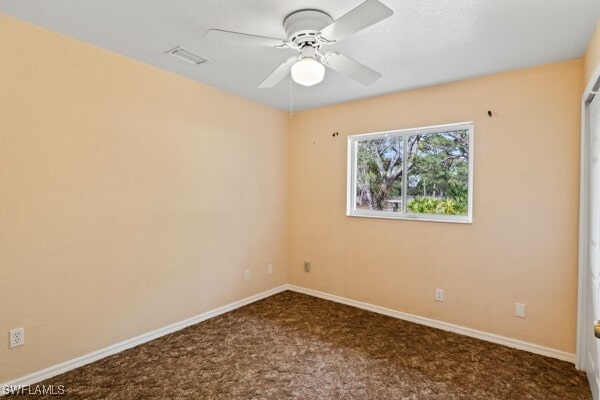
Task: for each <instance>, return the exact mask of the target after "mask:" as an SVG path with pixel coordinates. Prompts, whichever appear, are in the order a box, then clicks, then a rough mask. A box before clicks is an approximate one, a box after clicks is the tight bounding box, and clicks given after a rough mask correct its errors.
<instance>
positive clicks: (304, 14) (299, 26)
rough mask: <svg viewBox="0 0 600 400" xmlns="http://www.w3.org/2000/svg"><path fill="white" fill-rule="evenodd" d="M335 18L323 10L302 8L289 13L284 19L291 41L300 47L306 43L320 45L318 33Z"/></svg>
mask: <svg viewBox="0 0 600 400" xmlns="http://www.w3.org/2000/svg"><path fill="white" fill-rule="evenodd" d="M332 22H333V19H332V18H331V17H330V16H329V15H328V14H326V13H324V12H323V11H319V10H301V11H296V12H294V13H292V14H290V15H288V16H287V17H286V18H285V20H284V21H283V27H284V28H285V33H286V35H287V38H288V40H289V41H290V42H293V43H294V44H295V45H296V46H298V48H302V47H304V46H306V45H310V46H312V47H316V48H318V47H320V43H319V42H318V39H317V34H318V33H319V31H321V29H323V28H325V27H326V26H327V25H329V24H331V23H332Z"/></svg>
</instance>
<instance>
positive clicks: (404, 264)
mask: <svg viewBox="0 0 600 400" xmlns="http://www.w3.org/2000/svg"><path fill="white" fill-rule="evenodd" d="M582 72H583V65H582V60H580V59H578V60H572V61H566V62H561V63H556V64H550V65H545V66H541V67H536V68H529V69H524V70H519V71H515V72H509V73H503V74H497V75H492V76H487V77H483V78H477V79H470V80H466V81H462V82H457V83H452V84H446V85H440V86H435V87H430V88H425V89H419V90H413V91H407V92H402V93H397V94H393V95H389V96H384V97H378V98H374V99H367V100H363V101H356V102H351V103H347V104H341V105H336V106H331V107H326V108H320V109H316V110H312V111H307V112H303V113H298V114H296V115H295V116H294V118H293V120H292V125H291V139H290V182H291V189H290V195H289V196H290V204H291V206H290V243H289V246H290V247H289V251H290V261H289V268H290V269H289V278H290V283H292V284H296V285H300V286H304V287H307V288H311V289H316V290H320V291H324V292H328V293H332V294H335V295H340V296H344V297H348V298H351V299H356V300H359V301H363V302H368V303H372V304H376V305H380V306H384V307H388V308H392V309H395V310H399V311H403V312H407V313H411V314H416V315H420V316H424V317H429V318H434V319H437V320H441V321H446V322H450V323H453V324H458V325H462V326H466V327H470V328H474V329H478V330H482V331H486V332H492V333H495V334H499V335H504V336H508V337H511V338H516V339H520V340H525V341H528V342H532V343H536V344H540V345H544V346H548V347H552V348H555V349H559V350H563V351H567V352H574V351H575V330H576V299H577V219H578V190H579V185H578V182H579V178H578V173H579V171H578V167H579V119H580V117H579V112H580V110H579V101H580V96H581V87H582V83H583V74H582ZM488 110H492V111H493V117H492V118H489V117H488V115H487V111H488ZM471 120H472V121H474V122H475V134H474V135H475V136H474V140H475V150H474V215H473V223H472V224H470V225H464V224H453V223H435V222H422V221H403V220H386V219H369V218H358V217H347V216H345V204H346V153H347V151H346V146H347V140H346V136H348V135H352V134H358V133H365V132H376V131H384V130H393V129H401V128H412V127H419V126H427V125H437V124H446V123H453V122H463V121H471ZM334 131H339V132H340V135H339V136H338V137H332V135H331V134H332V132H334ZM303 260H310V261H311V262H312V271H311V272H310V273H305V272H303V270H302V261H303ZM435 288H443V289H445V296H446V299H445V301H444V302H443V303H436V302H435V301H434V291H435ZM515 302H522V303H526V306H527V317H526V318H525V319H521V318H516V317H514V316H513V313H514V303H515Z"/></svg>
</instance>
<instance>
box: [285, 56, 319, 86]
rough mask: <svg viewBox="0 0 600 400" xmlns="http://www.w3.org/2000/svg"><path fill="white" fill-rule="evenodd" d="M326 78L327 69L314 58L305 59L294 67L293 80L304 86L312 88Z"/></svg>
mask: <svg viewBox="0 0 600 400" xmlns="http://www.w3.org/2000/svg"><path fill="white" fill-rule="evenodd" d="M324 77H325V67H324V66H323V64H321V63H320V62H318V61H316V60H315V59H314V58H303V59H302V60H300V61H298V62H297V63H296V64H294V65H293V66H292V79H293V80H294V82H296V83H299V84H300V85H304V86H312V85H316V84H317V83H319V82H321V81H322V80H323V78H324Z"/></svg>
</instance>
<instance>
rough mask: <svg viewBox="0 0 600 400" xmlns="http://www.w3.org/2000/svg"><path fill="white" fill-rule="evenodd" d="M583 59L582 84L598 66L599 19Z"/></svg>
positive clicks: (599, 54) (599, 43)
mask: <svg viewBox="0 0 600 400" xmlns="http://www.w3.org/2000/svg"><path fill="white" fill-rule="evenodd" d="M584 61H585V62H584V84H585V85H587V84H588V82H589V81H590V79H591V78H592V74H593V73H594V72H595V71H596V69H597V68H599V67H600V20H598V24H597V25H596V29H595V30H594V33H593V34H592V38H591V39H590V43H589V45H588V48H587V51H586V52H585V57H584Z"/></svg>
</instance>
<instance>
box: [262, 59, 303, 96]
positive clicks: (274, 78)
mask: <svg viewBox="0 0 600 400" xmlns="http://www.w3.org/2000/svg"><path fill="white" fill-rule="evenodd" d="M296 61H298V57H297V56H294V57H290V58H288V59H287V60H285V61H284V62H283V63H282V64H281V65H279V67H277V68H275V71H273V72H271V73H270V74H269V76H267V77H266V78H265V80H264V81H262V82H261V84H260V85H258V88H259V89H265V88H270V87H273V86H275V85H277V84H278V83H279V82H280V81H281V80H282V79H283V78H285V77H286V76H287V75H288V74H289V73H290V70H291V69H292V65H294V64H295V63H296Z"/></svg>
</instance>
